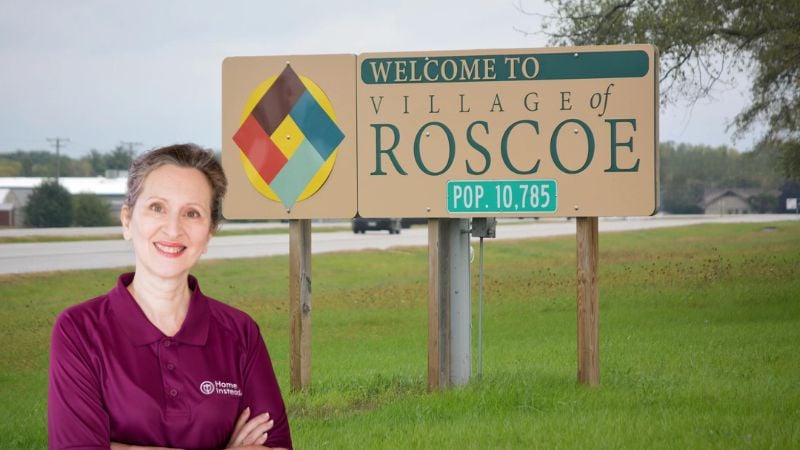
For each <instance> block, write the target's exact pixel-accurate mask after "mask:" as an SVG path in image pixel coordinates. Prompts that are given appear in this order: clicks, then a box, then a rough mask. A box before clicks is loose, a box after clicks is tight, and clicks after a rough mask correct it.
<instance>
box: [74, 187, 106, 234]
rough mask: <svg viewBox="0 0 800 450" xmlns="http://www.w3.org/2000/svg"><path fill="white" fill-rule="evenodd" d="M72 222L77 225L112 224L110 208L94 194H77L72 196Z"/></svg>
mask: <svg viewBox="0 0 800 450" xmlns="http://www.w3.org/2000/svg"><path fill="white" fill-rule="evenodd" d="M72 209H73V224H74V225H75V226H78V227H103V226H107V225H111V224H112V220H111V208H110V206H109V204H108V202H106V201H105V200H103V199H102V198H101V197H99V196H98V195H95V194H88V193H83V194H77V195H75V196H73V197H72Z"/></svg>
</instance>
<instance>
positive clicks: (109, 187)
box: [0, 172, 128, 226]
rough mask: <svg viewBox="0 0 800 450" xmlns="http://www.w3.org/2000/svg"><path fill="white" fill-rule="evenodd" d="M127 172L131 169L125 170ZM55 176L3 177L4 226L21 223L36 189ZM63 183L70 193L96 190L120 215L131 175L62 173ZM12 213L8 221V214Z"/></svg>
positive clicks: (114, 214)
mask: <svg viewBox="0 0 800 450" xmlns="http://www.w3.org/2000/svg"><path fill="white" fill-rule="evenodd" d="M125 174H126V175H127V172H125ZM49 179H51V178H42V177H0V205H5V206H0V226H21V225H22V224H23V223H25V217H24V211H25V205H27V204H28V197H30V195H31V193H32V192H33V189H34V188H35V187H37V186H39V185H40V184H42V182H43V181H45V180H49ZM58 182H59V184H61V185H62V186H64V188H65V189H66V190H67V191H68V192H69V193H70V194H73V195H75V194H84V193H88V194H95V195H98V196H100V197H101V198H102V199H104V200H105V201H106V202H108V204H109V206H110V210H111V215H112V217H117V216H118V215H119V211H120V209H122V203H123V201H124V200H125V192H126V191H127V183H128V179H127V177H119V178H106V177H61V178H59V180H58ZM5 217H8V220H7V222H8V223H9V225H6V222H5V221H4V218H5Z"/></svg>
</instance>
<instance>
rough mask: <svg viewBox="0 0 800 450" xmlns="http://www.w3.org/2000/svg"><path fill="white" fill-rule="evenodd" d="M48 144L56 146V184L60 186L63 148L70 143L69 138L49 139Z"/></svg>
mask: <svg viewBox="0 0 800 450" xmlns="http://www.w3.org/2000/svg"><path fill="white" fill-rule="evenodd" d="M47 142H49V143H51V144H54V145H55V146H56V184H58V179H59V178H60V177H61V146H62V145H65V144H66V143H68V142H69V138H62V137H54V138H47Z"/></svg>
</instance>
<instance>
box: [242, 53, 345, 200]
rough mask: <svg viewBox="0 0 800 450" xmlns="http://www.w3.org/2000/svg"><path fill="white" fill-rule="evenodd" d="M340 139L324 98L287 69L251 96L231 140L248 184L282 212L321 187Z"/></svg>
mask: <svg viewBox="0 0 800 450" xmlns="http://www.w3.org/2000/svg"><path fill="white" fill-rule="evenodd" d="M343 139H344V133H343V132H342V130H341V129H340V128H339V126H338V125H336V115H335V113H334V111H333V106H332V105H331V102H330V100H328V97H327V96H326V95H325V93H324V92H322V90H321V89H320V88H319V86H317V85H316V84H314V82H313V81H311V80H310V79H308V78H306V77H304V76H300V75H298V74H297V73H296V72H295V71H294V70H293V69H292V67H291V66H290V65H288V64H287V65H286V68H285V69H284V70H283V72H281V73H280V75H278V76H273V77H271V78H268V79H267V80H265V81H264V82H263V83H261V84H260V85H259V86H258V87H257V88H256V89H255V90H254V91H253V92H252V94H251V95H250V98H249V99H248V101H247V103H246V105H245V108H244V111H243V113H242V117H241V120H240V124H239V129H238V130H237V131H236V133H235V134H234V136H233V141H234V142H236V145H237V146H238V147H239V149H240V150H241V153H240V156H241V159H242V165H243V166H244V170H245V173H246V174H247V178H248V179H249V180H250V183H251V184H252V185H253V187H255V188H256V189H257V190H258V191H259V192H260V193H261V194H262V195H264V196H265V197H267V198H269V199H271V200H274V201H276V202H280V203H282V204H283V206H284V207H285V208H286V209H287V210H290V209H291V208H292V207H293V206H294V204H295V203H297V202H299V201H303V200H305V199H307V198H309V197H311V196H312V195H314V194H315V193H316V192H317V191H319V190H320V188H322V186H323V185H324V184H325V181H326V180H327V179H328V176H329V175H330V174H331V171H332V170H333V165H334V163H335V161H336V153H337V150H336V149H337V147H338V146H339V144H340V143H341V142H342V140H343Z"/></svg>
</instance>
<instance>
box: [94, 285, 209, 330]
mask: <svg viewBox="0 0 800 450" xmlns="http://www.w3.org/2000/svg"><path fill="white" fill-rule="evenodd" d="M134 275H135V274H134V273H133V272H130V273H124V274H122V275H120V276H119V279H117V285H116V286H115V287H114V289H112V290H111V292H109V298H110V299H111V309H112V311H113V312H114V316H116V319H117V320H118V321H119V323H120V324H121V325H122V329H123V330H124V332H125V335H126V336H127V337H128V338H129V339H130V340H131V341H132V342H133V344H134V345H147V344H152V343H154V342H157V341H160V340H162V339H164V338H166V337H167V336H165V335H164V333H162V332H161V330H159V329H158V328H156V327H155V325H153V324H152V323H150V321H149V320H148V319H147V316H145V315H144V311H142V308H140V307H139V304H138V303H136V300H134V298H133V296H131V294H130V292H128V285H129V284H131V282H132V281H133V277H134ZM187 281H188V283H189V290H190V291H191V293H192V294H191V298H190V300H189V311H188V312H187V313H186V318H185V319H184V320H183V325H181V329H180V330H178V333H176V334H175V336H174V337H173V338H172V339H174V340H175V341H177V342H181V343H184V344H190V345H205V343H206V339H207V338H208V325H209V311H208V298H207V297H206V296H205V295H203V293H202V292H200V285H199V283H198V282H197V279H196V278H195V277H193V276H191V275H189V278H188V280H187Z"/></svg>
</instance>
